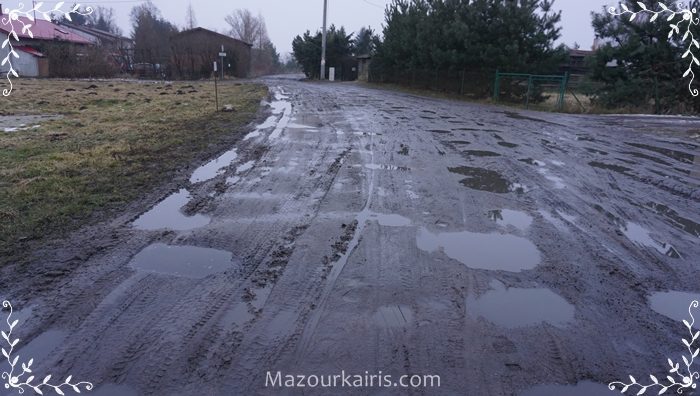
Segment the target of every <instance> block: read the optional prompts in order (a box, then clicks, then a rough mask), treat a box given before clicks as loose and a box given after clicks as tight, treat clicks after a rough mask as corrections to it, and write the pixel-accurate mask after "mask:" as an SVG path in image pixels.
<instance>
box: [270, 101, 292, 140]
mask: <svg viewBox="0 0 700 396" xmlns="http://www.w3.org/2000/svg"><path fill="white" fill-rule="evenodd" d="M275 98H276V99H277V100H276V101H274V102H272V103H270V107H272V113H273V114H277V115H279V114H282V118H280V120H279V122H278V123H277V127H276V128H275V130H274V131H272V133H271V134H270V139H271V140H274V139H277V138H279V137H280V135H282V131H284V130H285V128H287V126H288V125H289V121H290V119H291V116H292V104H291V103H290V102H288V101H287V100H286V99H287V98H286V97H285V96H283V95H279V94H275Z"/></svg>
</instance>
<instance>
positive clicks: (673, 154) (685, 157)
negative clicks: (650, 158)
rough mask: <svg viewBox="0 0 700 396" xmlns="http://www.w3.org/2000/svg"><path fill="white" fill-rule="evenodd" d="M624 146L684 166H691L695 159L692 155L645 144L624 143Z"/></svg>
mask: <svg viewBox="0 0 700 396" xmlns="http://www.w3.org/2000/svg"><path fill="white" fill-rule="evenodd" d="M625 144H627V145H629V146H632V147H637V148H641V149H645V150H649V151H653V152H655V153H659V154H661V155H664V156H666V157H668V158H672V159H674V160H676V161H680V162H684V163H686V164H692V163H693V159H694V157H695V156H694V155H692V154H688V153H684V152H683V151H676V150H671V149H667V148H663V147H656V146H649V145H647V144H641V143H625Z"/></svg>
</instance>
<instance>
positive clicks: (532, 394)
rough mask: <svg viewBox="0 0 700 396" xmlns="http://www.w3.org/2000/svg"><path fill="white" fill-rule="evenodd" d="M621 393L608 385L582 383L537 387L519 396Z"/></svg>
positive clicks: (605, 394)
mask: <svg viewBox="0 0 700 396" xmlns="http://www.w3.org/2000/svg"><path fill="white" fill-rule="evenodd" d="M619 395H620V392H619V391H612V390H610V389H609V388H608V386H607V385H603V384H598V383H595V382H590V381H582V382H579V383H578V384H576V385H537V386H535V387H534V388H531V389H528V390H526V391H525V392H522V393H520V394H519V396H619Z"/></svg>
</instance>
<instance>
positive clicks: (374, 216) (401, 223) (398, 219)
mask: <svg viewBox="0 0 700 396" xmlns="http://www.w3.org/2000/svg"><path fill="white" fill-rule="evenodd" d="M358 220H362V219H359V218H358ZM367 220H374V221H376V222H377V223H379V225H380V226H383V227H408V226H410V225H411V219H408V218H406V217H403V216H400V215H397V214H380V213H370V214H369V215H368V216H367Z"/></svg>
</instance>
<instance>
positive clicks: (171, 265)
mask: <svg viewBox="0 0 700 396" xmlns="http://www.w3.org/2000/svg"><path fill="white" fill-rule="evenodd" d="M232 258H233V255H232V254H231V253H229V252H225V251H223V250H216V249H209V248H200V247H195V246H171V245H166V244H163V243H155V244H153V245H150V246H148V247H146V248H145V249H143V250H142V251H141V252H139V253H138V254H137V255H136V256H134V257H133V258H132V259H131V261H130V262H129V266H131V267H132V268H134V269H136V270H139V271H145V272H150V273H155V274H163V275H173V276H180V277H184V278H194V279H199V278H205V277H207V276H209V275H212V274H216V273H219V272H223V271H226V270H228V269H232V268H233V262H232Z"/></svg>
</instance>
